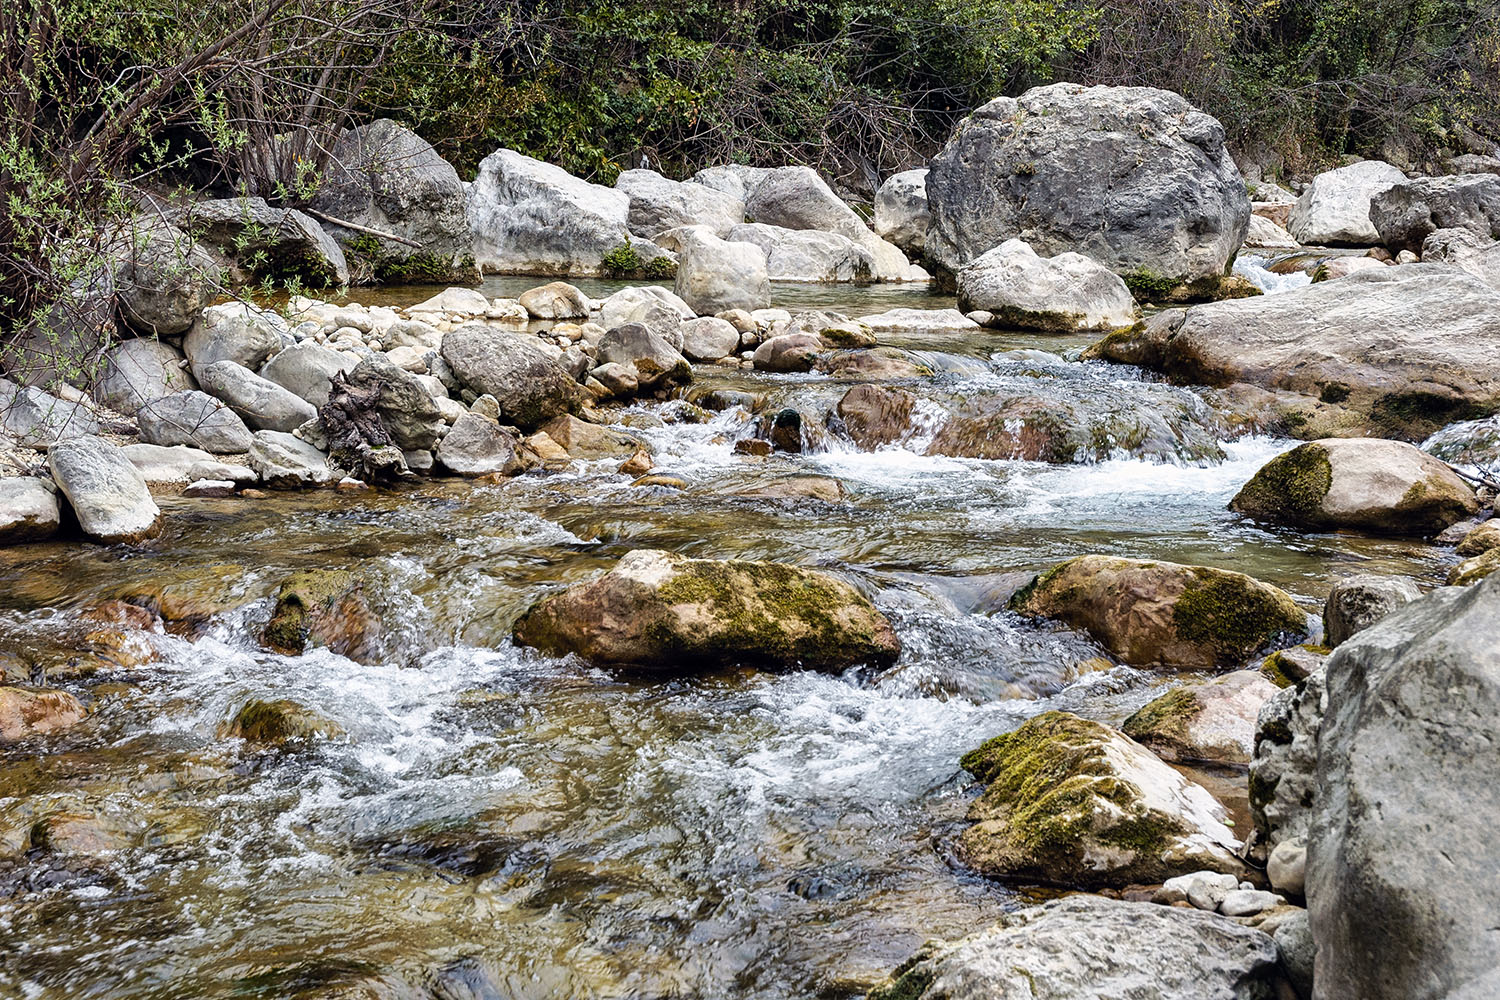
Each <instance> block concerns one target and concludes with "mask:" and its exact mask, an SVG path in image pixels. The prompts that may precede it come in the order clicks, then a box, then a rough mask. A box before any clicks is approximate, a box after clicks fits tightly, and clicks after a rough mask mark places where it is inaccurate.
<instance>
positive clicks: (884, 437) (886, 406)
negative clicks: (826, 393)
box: [837, 384, 917, 451]
mask: <svg viewBox="0 0 1500 1000" xmlns="http://www.w3.org/2000/svg"><path fill="white" fill-rule="evenodd" d="M916 406H917V397H916V396H915V395H913V394H912V393H910V392H907V391H906V390H905V389H892V388H887V387H885V386H875V385H869V384H863V385H856V386H854V387H852V388H851V389H849V391H848V392H846V393H844V395H843V398H842V399H840V400H839V403H838V407H837V413H838V417H839V419H840V420H841V421H842V422H843V425H844V429H845V430H846V431H847V432H848V434H849V437H850V438H852V439H853V441H854V443H855V444H856V445H858V446H859V447H860V448H861V449H863V450H865V451H874V450H875V449H876V448H881V447H884V446H885V445H889V444H894V443H895V442H897V441H900V440H902V439H903V438H904V437H906V435H907V433H908V432H909V431H910V430H911V423H912V414H913V413H914V412H915V410H916Z"/></svg>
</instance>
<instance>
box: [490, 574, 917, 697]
mask: <svg viewBox="0 0 1500 1000" xmlns="http://www.w3.org/2000/svg"><path fill="white" fill-rule="evenodd" d="M515 636H516V641H517V642H518V643H520V644H521V645H523V646H536V647H539V648H541V649H543V650H544V651H546V652H549V653H553V654H556V655H562V654H565V653H577V654H578V655H580V656H582V657H583V658H585V659H587V660H590V661H593V662H595V663H600V664H635V665H641V666H648V667H654V668H657V669H678V670H686V669H693V668H695V667H714V666H724V665H731V664H747V665H754V666H764V667H773V668H774V667H781V668H795V667H802V668H806V669H811V670H840V669H843V668H844V667H848V666H852V665H854V664H858V663H870V664H875V665H882V666H883V665H889V664H890V663H892V662H894V660H895V659H896V656H897V654H898V653H899V652H900V651H901V643H900V641H899V640H898V639H897V638H896V633H895V631H894V630H893V629H892V628H891V625H890V623H889V622H888V621H886V619H885V616H884V615H882V614H881V613H880V612H879V611H877V610H876V609H875V607H874V606H873V605H872V604H871V603H870V602H869V600H868V599H867V598H865V597H864V596H863V595H862V594H860V593H859V591H857V590H855V589H854V588H853V587H851V586H849V584H847V583H845V582H843V581H842V580H839V579H837V578H836V577H833V576H829V575H828V574H826V573H820V572H817V571H815V570H809V569H802V568H800V567H796V566H787V565H783V564H780V563H768V562H750V561H747V560H725V561H719V560H713V559H687V558H684V557H682V556H677V555H673V554H672V553H668V552H661V551H657V550H652V549H638V550H636V551H634V552H631V553H628V554H627V555H626V556H624V558H622V559H621V560H620V561H619V563H618V564H616V566H615V567H614V569H612V570H610V572H608V573H607V574H605V575H604V576H602V577H600V578H598V579H596V580H594V581H592V582H590V583H584V584H578V585H576V586H573V587H570V588H568V589H567V590H566V591H563V592H562V593H560V594H555V595H553V596H552V597H548V598H546V599H544V600H542V601H540V602H539V603H537V604H536V605H534V606H533V607H532V608H531V610H529V611H527V612H526V613H525V614H524V615H522V616H521V618H520V620H519V621H517V622H516V626H515Z"/></svg>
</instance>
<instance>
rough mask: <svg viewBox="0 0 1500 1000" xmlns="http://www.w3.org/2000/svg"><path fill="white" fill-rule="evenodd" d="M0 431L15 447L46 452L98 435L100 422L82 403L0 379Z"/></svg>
mask: <svg viewBox="0 0 1500 1000" xmlns="http://www.w3.org/2000/svg"><path fill="white" fill-rule="evenodd" d="M0 429H3V430H4V431H5V433H7V434H9V435H11V436H12V437H14V438H15V439H16V443H17V444H20V445H23V446H26V447H30V448H45V447H47V446H49V445H51V444H53V443H54V442H56V441H60V440H62V439H63V438H69V437H75V436H77V435H80V434H98V433H99V421H98V420H97V419H95V417H94V414H93V411H92V410H90V409H89V408H88V407H86V406H84V405H83V404H81V403H73V402H69V401H68V400H65V399H59V398H57V397H56V396H54V395H52V394H51V393H47V392H43V391H42V390H41V389H37V388H34V387H32V386H22V385H17V384H16V383H14V382H12V381H11V380H10V379H4V378H0Z"/></svg>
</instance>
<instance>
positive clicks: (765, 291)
mask: <svg viewBox="0 0 1500 1000" xmlns="http://www.w3.org/2000/svg"><path fill="white" fill-rule="evenodd" d="M673 288H674V291H676V293H677V294H678V296H680V297H681V298H682V300H683V301H684V302H686V303H687V304H688V306H689V307H690V308H691V309H692V310H693V311H694V312H695V313H698V314H699V315H705V316H712V315H713V314H715V313H719V312H723V311H724V310H726V309H744V310H746V311H754V310H756V309H762V308H765V307H767V306H769V305H770V304H771V279H770V277H769V273H768V271H767V264H766V253H765V251H764V250H762V249H761V248H760V247H758V246H756V245H755V244H753V243H727V242H725V241H724V240H721V239H719V238H718V237H717V236H714V235H713V234H712V233H707V232H704V231H702V230H690V231H689V232H688V234H687V235H686V236H685V237H684V238H683V242H682V251H681V253H680V254H679V255H678V258H677V276H676V280H675V284H674V286H673Z"/></svg>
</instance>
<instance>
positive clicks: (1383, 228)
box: [1370, 174, 1500, 253]
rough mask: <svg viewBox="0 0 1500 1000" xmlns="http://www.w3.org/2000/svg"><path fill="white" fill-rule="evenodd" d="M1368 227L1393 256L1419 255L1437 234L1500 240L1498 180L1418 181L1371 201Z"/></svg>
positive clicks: (1473, 177) (1466, 176) (1480, 176)
mask: <svg viewBox="0 0 1500 1000" xmlns="http://www.w3.org/2000/svg"><path fill="white" fill-rule="evenodd" d="M1370 221H1371V223H1373V224H1374V226H1375V230H1376V232H1378V233H1379V234H1380V242H1381V243H1383V244H1385V246H1386V247H1387V248H1388V249H1389V250H1390V251H1391V252H1392V253H1397V252H1399V251H1402V250H1410V251H1412V252H1413V253H1415V252H1417V251H1419V250H1421V249H1422V244H1423V241H1425V240H1426V239H1427V237H1429V236H1431V235H1432V234H1433V233H1435V232H1437V231H1438V230H1439V229H1464V230H1468V231H1469V232H1471V233H1473V234H1474V235H1475V236H1476V237H1478V238H1479V240H1480V241H1481V242H1483V243H1486V244H1489V243H1494V242H1495V241H1496V240H1500V177H1497V176H1496V175H1494V174H1460V175H1458V176H1449V177H1417V178H1413V179H1412V180H1403V181H1402V182H1401V183H1399V184H1396V185H1394V186H1393V187H1390V188H1387V189H1386V190H1384V191H1382V192H1380V193H1379V194H1377V195H1376V196H1375V197H1374V198H1373V199H1371V201H1370Z"/></svg>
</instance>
